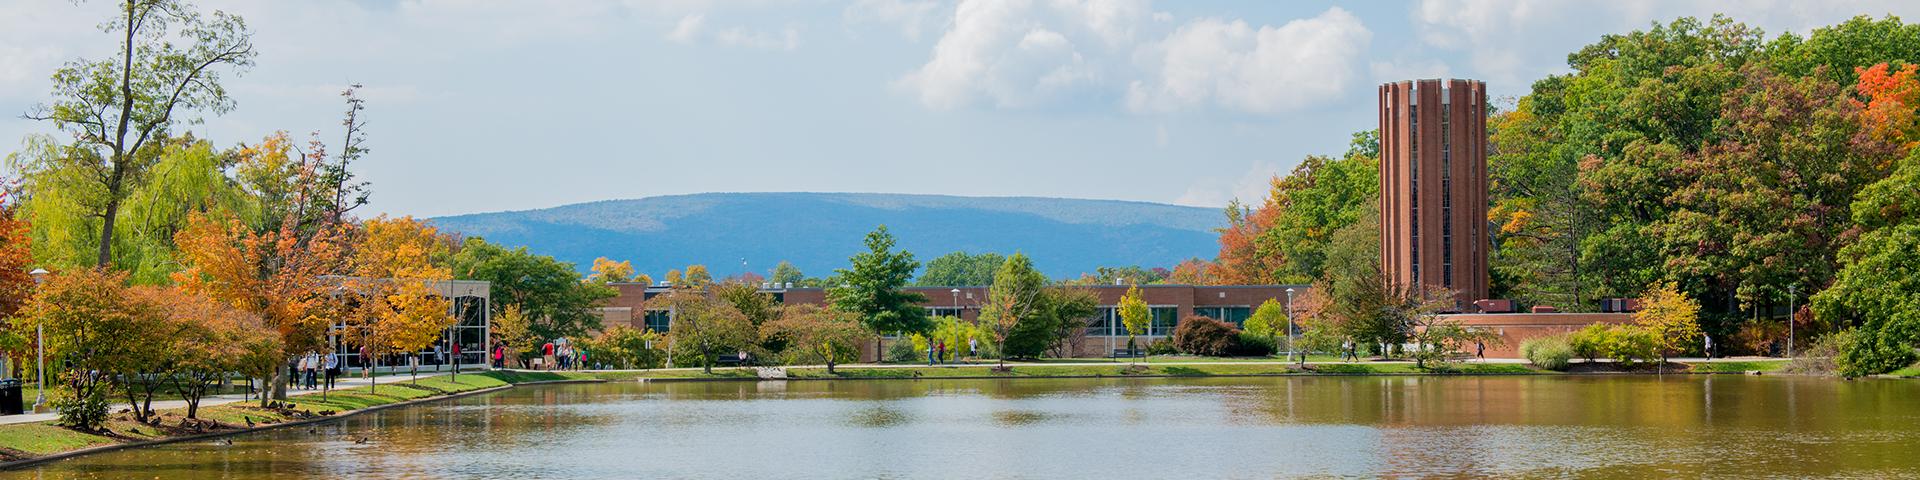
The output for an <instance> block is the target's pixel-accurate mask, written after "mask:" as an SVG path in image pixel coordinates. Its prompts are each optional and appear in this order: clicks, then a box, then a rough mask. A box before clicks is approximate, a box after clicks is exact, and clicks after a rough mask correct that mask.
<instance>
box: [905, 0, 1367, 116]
mask: <svg viewBox="0 0 1920 480" xmlns="http://www.w3.org/2000/svg"><path fill="white" fill-rule="evenodd" d="M953 19H954V20H953V22H952V24H950V25H949V27H948V29H947V30H946V32H945V33H944V34H943V35H942V36H941V37H940V40H939V41H938V42H937V43H936V44H935V45H934V47H933V51H932V55H931V57H930V58H929V59H928V60H927V62H926V63H925V64H923V65H921V66H920V67H919V68H917V69H915V70H913V71H911V72H908V73H907V74H905V75H903V76H902V77H901V78H900V79H899V80H898V81H897V82H896V86H898V87H900V88H901V89H902V90H904V91H906V92H908V93H910V94H912V95H913V96H915V97H916V98H917V99H918V100H919V101H920V103H921V104H922V105H924V106H926V107H928V108H933V109H952V108H959V107H964V106H969V105H991V106H995V107H1002V108H1007V107H1013V108H1018V107H1034V106H1045V105H1049V104H1052V103H1055V102H1058V101H1061V100H1063V99H1066V98H1071V97H1077V96H1091V97H1095V98H1104V99H1106V100H1105V101H1108V102H1111V103H1112V104H1116V105H1124V106H1126V107H1127V108H1128V109H1130V110H1132V111H1134V112H1141V113H1167V112H1175V111H1182V110H1190V109H1201V108H1219V109H1225V110H1231V111H1239V112H1247V113H1257V114H1274V113H1281V112H1285V111H1290V110H1294V109H1298V108H1301V107H1305V106H1309V105H1312V104H1315V103H1318V102H1322V101H1329V100H1334V99H1337V98H1339V97H1341V96H1342V95H1343V94H1344V93H1345V92H1346V90H1347V89H1348V88H1349V86H1350V85H1349V84H1350V83H1352V82H1353V81H1354V80H1356V79H1359V78H1361V75H1362V73H1361V65H1364V61H1362V60H1357V59H1358V58H1362V57H1363V55H1364V54H1365V53H1366V49H1367V46H1368V43H1369V42H1370V41H1371V40H1372V32H1370V31H1369V30H1367V28H1366V26H1365V25H1363V24H1362V23H1361V22H1360V19H1359V18H1357V17H1355V16H1354V15H1353V14H1352V13H1349V12H1347V11H1346V10H1344V9H1341V8H1338V7H1335V8H1331V9H1328V10H1327V11H1325V12H1323V13H1321V14H1319V15H1318V16H1315V17H1312V18H1306V19H1299V20H1294V21H1291V22H1287V23H1286V24H1284V25H1279V26H1272V25H1257V26H1256V25H1252V24H1249V23H1247V22H1246V21H1244V20H1225V19H1213V18H1208V19H1199V20H1194V21H1190V22H1187V23H1185V24H1178V25H1177V26H1175V25H1173V24H1176V23H1177V22H1176V20H1175V19H1174V18H1173V16H1172V15H1171V14H1168V13H1166V12H1155V11H1152V9H1151V8H1150V5H1148V4H1147V3H1146V2H1144V1H1135V0H1053V1H1047V2H1040V1H1031V0H1010V1H964V2H961V3H960V4H959V5H958V6H957V7H956V8H955V10H954V16H953ZM1169 27H1173V28H1172V30H1171V31H1170V32H1169V31H1168V28H1169Z"/></svg>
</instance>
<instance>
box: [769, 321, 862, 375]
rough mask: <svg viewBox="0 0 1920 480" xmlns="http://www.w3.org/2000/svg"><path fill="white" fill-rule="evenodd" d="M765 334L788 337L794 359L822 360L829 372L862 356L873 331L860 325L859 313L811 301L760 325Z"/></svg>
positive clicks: (795, 360) (797, 360)
mask: <svg viewBox="0 0 1920 480" xmlns="http://www.w3.org/2000/svg"><path fill="white" fill-rule="evenodd" d="M760 330H761V332H762V336H763V337H775V336H778V337H782V338H785V339H786V340H787V345H788V351H789V352H792V354H793V356H794V358H792V359H791V361H794V362H796V363H799V362H815V361H817V362H821V363H825V364H826V365H827V373H828V374H833V373H834V370H833V369H834V366H835V365H838V364H840V363H842V362H852V361H857V360H859V358H860V350H859V342H861V341H863V340H866V339H867V337H868V336H869V335H871V334H869V333H867V330H866V329H865V328H862V327H861V325H860V320H859V317H858V316H857V315H853V314H850V313H847V312H840V311H836V310H833V309H831V308H821V307H819V306H815V305H810V304H798V305H792V306H789V307H787V308H785V309H782V311H781V312H780V318H777V319H775V320H773V321H771V322H767V323H765V324H763V325H761V326H760Z"/></svg>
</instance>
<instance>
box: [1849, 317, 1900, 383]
mask: <svg viewBox="0 0 1920 480" xmlns="http://www.w3.org/2000/svg"><path fill="white" fill-rule="evenodd" d="M1836 335H1845V336H1846V338H1845V339H1843V341H1844V342H1846V343H1843V344H1842V348H1841V349H1840V357H1839V358H1838V359H1836V360H1835V361H1834V365H1835V366H1837V367H1839V368H1840V374H1841V375H1844V376H1847V377H1860V376H1866V375H1875V374H1881V373H1886V372H1891V371H1894V370H1899V369H1901V368H1904V367H1906V366H1908V365H1912V364H1913V362H1914V360H1915V358H1916V355H1915V354H1914V352H1913V347H1912V346H1910V345H1906V344H1904V343H1901V341H1900V340H1899V339H1893V338H1886V337H1888V336H1890V335H1887V334H1886V332H1885V331H1880V332H1871V331H1870V332H1862V331H1860V330H1858V329H1851V328H1850V329H1847V330H1844V331H1843V332H1842V333H1839V334H1836Z"/></svg>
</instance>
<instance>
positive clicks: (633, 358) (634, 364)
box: [581, 325, 666, 368]
mask: <svg viewBox="0 0 1920 480" xmlns="http://www.w3.org/2000/svg"><path fill="white" fill-rule="evenodd" d="M660 339H661V337H660V334H658V333H654V332H652V331H650V330H646V329H642V328H633V327H631V326H627V325H614V326H613V327H611V328H608V329H607V330H606V331H603V332H600V334H599V335H595V336H594V337H593V338H592V339H588V340H585V341H582V342H581V344H582V345H581V348H584V349H586V350H588V351H590V352H592V354H593V359H594V361H597V362H600V363H604V364H606V365H611V366H613V367H614V368H657V367H659V366H660V365H661V363H662V362H663V361H665V359H666V354H665V352H662V351H660V348H658V347H655V346H654V342H656V341H659V340H660Z"/></svg>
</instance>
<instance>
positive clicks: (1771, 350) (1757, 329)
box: [1728, 319, 1787, 355]
mask: <svg viewBox="0 0 1920 480" xmlns="http://www.w3.org/2000/svg"><path fill="white" fill-rule="evenodd" d="M1728 343H1731V344H1732V345H1730V346H1731V347H1733V348H1734V349H1735V350H1736V351H1738V352H1742V353H1747V354H1753V355H1773V354H1775V353H1776V352H1778V351H1779V350H1780V349H1781V348H1782V347H1783V346H1785V345H1786V343H1787V322H1781V321H1775V320H1771V319H1761V320H1749V321H1745V322H1741V323H1740V329H1739V330H1735V331H1734V332H1733V338H1732V341H1731V342H1728Z"/></svg>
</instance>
